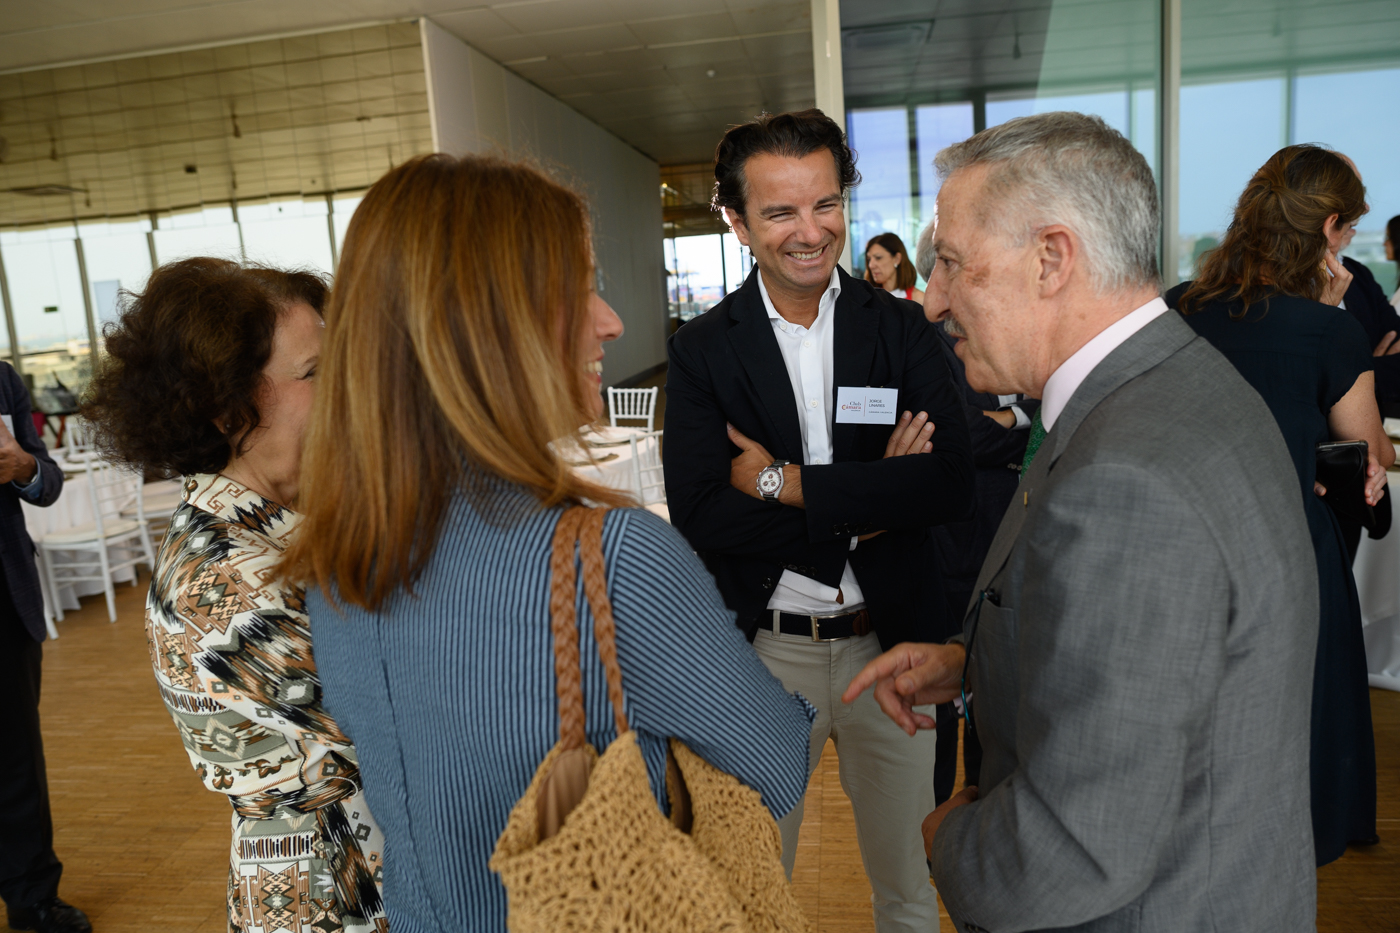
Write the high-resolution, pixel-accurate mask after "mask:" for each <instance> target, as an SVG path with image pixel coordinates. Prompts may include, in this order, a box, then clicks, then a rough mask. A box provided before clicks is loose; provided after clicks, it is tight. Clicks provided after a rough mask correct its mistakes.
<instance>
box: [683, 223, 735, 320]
mask: <svg viewBox="0 0 1400 933" xmlns="http://www.w3.org/2000/svg"><path fill="white" fill-rule="evenodd" d="M664 242H665V255H666V302H667V307H668V312H669V314H670V316H671V318H672V319H673V324H672V326H673V327H674V326H677V325H679V324H683V323H685V322H686V321H688V320H690V319H691V318H693V317H695V316H696V315H697V314H703V313H704V312H706V311H708V310H709V309H710V308H712V307H714V306H715V305H716V304H718V303H719V301H720V299H722V298H723V297H724V296H725V295H727V294H729V293H730V292H732V291H734V290H735V289H736V288H738V287H739V286H741V285H743V284H744V279H746V278H747V277H748V274H749V270H751V269H752V268H753V257H752V256H750V255H749V251H748V250H747V249H745V248H744V247H743V246H741V245H740V243H739V240H738V238H736V237H735V236H734V234H732V233H710V234H703V235H699V236H683V237H668V238H667V239H666V240H665V241H664Z"/></svg>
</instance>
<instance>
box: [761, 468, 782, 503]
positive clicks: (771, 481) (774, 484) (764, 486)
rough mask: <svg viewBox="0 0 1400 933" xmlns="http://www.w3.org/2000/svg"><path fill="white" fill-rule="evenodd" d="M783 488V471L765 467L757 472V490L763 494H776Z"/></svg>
mask: <svg viewBox="0 0 1400 933" xmlns="http://www.w3.org/2000/svg"><path fill="white" fill-rule="evenodd" d="M781 488H783V471H782V470H775V469H773V468H772V467H766V468H765V469H764V470H763V472H761V473H759V474H758V491H759V492H761V493H763V494H764V495H765V496H772V495H776V494H777V492H778V490H779V489H781Z"/></svg>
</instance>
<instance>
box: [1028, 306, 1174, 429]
mask: <svg viewBox="0 0 1400 933" xmlns="http://www.w3.org/2000/svg"><path fill="white" fill-rule="evenodd" d="M1169 310H1171V309H1169V308H1168V307H1167V303H1166V302H1165V301H1163V300H1162V299H1161V298H1153V299H1152V300H1151V301H1149V302H1148V303H1147V304H1145V305H1143V306H1142V307H1141V308H1138V309H1136V310H1134V311H1132V312H1131V313H1129V314H1126V315H1124V316H1123V317H1120V318H1119V319H1118V320H1116V321H1114V322H1113V323H1112V324H1110V325H1108V326H1107V327H1105V328H1104V329H1103V330H1101V331H1099V334H1098V336H1097V337H1095V338H1094V339H1093V340H1090V341H1089V342H1088V343H1086V344H1084V346H1082V347H1080V348H1079V349H1078V350H1077V351H1075V354H1074V355H1073V356H1071V357H1070V358H1069V359H1067V360H1065V361H1064V362H1063V363H1061V364H1060V368H1059V369H1057V370H1055V371H1054V372H1053V373H1051V374H1050V378H1049V379H1047V380H1046V381H1045V392H1044V393H1042V394H1043V395H1044V396H1045V397H1044V398H1043V399H1041V400H1040V423H1041V424H1042V425H1044V426H1045V430H1046V431H1049V430H1050V429H1051V428H1053V427H1054V426H1055V419H1056V418H1059V417H1060V412H1062V411H1064V410H1065V406H1066V405H1068V404H1069V400H1070V398H1071V397H1072V396H1073V395H1074V392H1075V390H1076V389H1078V388H1079V386H1080V385H1081V384H1082V383H1083V382H1084V380H1085V379H1087V378H1089V374H1090V373H1091V372H1093V371H1094V367H1095V366H1098V365H1099V364H1100V363H1102V362H1103V361H1104V357H1106V356H1108V355H1109V354H1110V353H1112V352H1113V351H1114V350H1117V349H1118V348H1119V347H1120V346H1122V345H1123V344H1124V343H1126V342H1127V340H1128V338H1129V337H1131V336H1132V335H1133V334H1136V333H1137V332H1138V331H1140V330H1142V329H1143V328H1144V327H1146V326H1147V325H1148V324H1150V323H1152V322H1153V321H1154V320H1156V319H1157V318H1158V317H1160V316H1161V315H1163V314H1165V313H1166V312H1167V311H1169Z"/></svg>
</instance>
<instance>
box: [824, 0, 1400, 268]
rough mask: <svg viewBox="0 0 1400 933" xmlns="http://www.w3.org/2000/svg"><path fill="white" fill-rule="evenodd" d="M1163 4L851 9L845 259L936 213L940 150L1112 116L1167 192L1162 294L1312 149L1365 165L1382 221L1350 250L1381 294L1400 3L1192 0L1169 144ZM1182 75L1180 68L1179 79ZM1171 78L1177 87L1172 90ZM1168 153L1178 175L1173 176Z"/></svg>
mask: <svg viewBox="0 0 1400 933" xmlns="http://www.w3.org/2000/svg"><path fill="white" fill-rule="evenodd" d="M1164 2H1165V0H1016V2H1000V0H998V2H987V0H942V2H940V3H938V4H937V5H936V7H933V6H927V5H922V6H921V5H918V4H910V3H907V2H904V0H844V2H842V4H841V33H842V68H843V78H844V84H845V100H846V125H847V131H848V133H849V136H850V139H851V143H852V145H853V146H854V148H855V149H856V150H857V152H858V153H859V163H858V164H859V167H860V169H861V172H862V174H863V175H864V183H863V184H862V185H861V186H860V187H859V188H858V189H857V190H856V192H855V193H854V195H853V198H852V210H851V216H850V224H851V259H852V263H853V265H854V266H855V271H856V273H857V274H859V273H861V272H862V271H863V265H864V256H863V255H862V247H863V246H864V244H865V242H866V241H867V240H869V238H870V237H872V236H874V235H875V234H877V233H881V232H884V231H892V232H895V233H897V234H899V236H900V237H901V238H903V239H904V241H905V243H906V245H907V246H909V247H910V248H911V249H912V248H913V246H914V243H913V242H912V241H913V239H914V237H916V236H917V234H918V232H919V231H920V229H921V228H922V227H923V226H924V225H926V224H927V223H928V222H929V221H930V220H931V219H932V217H933V204H934V197H935V196H936V194H937V185H938V180H937V177H936V175H935V174H934V171H933V165H932V163H933V158H934V156H935V155H936V154H937V151H938V150H939V149H941V148H943V147H944V146H946V145H948V144H950V143H953V142H957V141H959V140H961V139H965V138H966V137H968V136H970V135H972V134H973V133H974V132H975V131H977V130H981V129H983V128H985V127H988V126H995V125H997V124H999V123H1002V122H1005V121H1006V120H1010V119H1012V118H1014V117H1019V116H1026V115H1030V114H1035V113H1045V112H1048V111H1054V110H1073V111H1079V112H1082V113H1092V114H1097V115H1098V116H1101V117H1102V118H1103V119H1104V120H1105V121H1106V122H1107V123H1108V124H1109V125H1110V126H1113V127H1114V128H1116V129H1118V130H1119V131H1121V132H1122V133H1123V134H1124V135H1125V136H1127V137H1128V138H1129V139H1130V140H1131V141H1132V143H1133V145H1134V146H1136V147H1137V149H1138V151H1140V152H1141V153H1142V154H1143V155H1144V156H1145V157H1146V158H1147V160H1148V162H1149V164H1150V165H1151V166H1152V169H1153V171H1154V173H1157V174H1158V177H1159V184H1160V185H1162V187H1163V189H1164V190H1166V191H1167V192H1168V196H1169V197H1171V198H1173V199H1174V202H1175V206H1176V212H1175V218H1174V219H1173V217H1172V216H1171V214H1172V212H1165V213H1164V222H1165V223H1167V224H1173V223H1174V226H1171V227H1170V228H1169V229H1164V231H1163V233H1164V241H1163V254H1164V257H1166V258H1167V260H1168V261H1169V262H1171V263H1172V267H1171V268H1164V269H1163V279H1164V280H1165V281H1164V284H1165V285H1167V286H1171V285H1174V284H1175V283H1176V282H1177V281H1179V280H1181V279H1184V278H1189V277H1190V276H1191V275H1192V274H1193V270H1194V269H1195V267H1196V263H1197V262H1198V260H1199V258H1200V256H1201V255H1202V253H1204V252H1205V251H1206V250H1208V249H1210V248H1211V247H1212V246H1214V245H1215V244H1216V243H1218V242H1219V240H1220V237H1221V235H1222V234H1223V232H1224V230H1225V228H1226V226H1227V225H1228V223H1229V221H1230V215H1231V211H1232V210H1233V207H1234V203H1235V201H1236V199H1237V198H1238V197H1239V193H1240V191H1241V190H1242V189H1243V188H1244V185H1245V182H1246V181H1247V180H1248V179H1249V177H1250V175H1251V174H1253V172H1254V171H1255V170H1256V169H1257V168H1258V167H1259V166H1260V165H1261V164H1263V162H1264V161H1265V160H1266V159H1267V158H1268V157H1269V156H1270V155H1271V154H1272V153H1274V152H1275V151H1277V150H1278V149H1279V148H1280V147H1282V146H1285V145H1289V144H1292V143H1303V142H1317V143H1322V144H1324V145H1328V146H1331V147H1333V148H1335V149H1337V150H1339V151H1341V152H1344V153H1346V154H1347V155H1349V156H1350V157H1351V158H1352V159H1354V160H1355V161H1356V164H1357V166H1358V167H1359V169H1360V171H1361V173H1362V176H1363V178H1364V180H1365V182H1366V185H1367V191H1368V200H1369V201H1370V204H1371V212H1370V214H1368V215H1367V216H1366V217H1364V218H1363V219H1362V221H1361V223H1360V224H1359V225H1358V229H1357V234H1356V237H1355V239H1354V240H1353V242H1352V244H1351V246H1350V247H1349V248H1348V250H1347V253H1348V254H1349V255H1351V256H1353V257H1355V258H1357V259H1359V260H1361V261H1362V262H1365V263H1367V264H1368V265H1369V266H1370V268H1371V270H1372V271H1373V272H1374V273H1375V275H1376V278H1377V279H1378V280H1379V281H1380V282H1381V284H1382V286H1383V287H1384V288H1386V289H1387V290H1393V289H1394V288H1395V286H1396V266H1395V263H1394V262H1389V261H1387V260H1386V259H1385V257H1384V252H1383V247H1382V242H1383V238H1384V234H1383V231H1384V228H1385V224H1386V221H1387V220H1388V219H1389V218H1390V217H1393V216H1396V215H1397V214H1400V172H1397V171H1396V170H1395V167H1394V165H1395V153H1396V152H1400V121H1397V120H1395V119H1392V118H1391V117H1390V111H1391V110H1393V109H1394V107H1393V106H1391V103H1392V102H1393V101H1397V100H1400V4H1397V3H1377V2H1374V0H1334V2H1332V3H1328V4H1318V3H1316V2H1313V0H1232V2H1229V3H1220V2H1218V0H1181V28H1180V31H1179V32H1174V33H1173V35H1171V36H1167V37H1165V38H1166V40H1167V42H1166V45H1168V46H1169V47H1171V48H1174V49H1176V50H1177V51H1178V53H1179V55H1180V63H1181V64H1180V68H1181V70H1180V74H1179V88H1180V89H1179V95H1178V97H1177V99H1176V101H1175V102H1174V103H1175V104H1176V105H1177V112H1178V120H1177V122H1176V124H1175V126H1174V128H1173V129H1174V134H1173V133H1168V134H1167V135H1164V134H1163V131H1162V123H1161V116H1162V113H1161V108H1160V107H1159V104H1158V99H1159V93H1160V90H1161V88H1162V87H1163V86H1164V81H1163V61H1162V49H1163V38H1164V37H1163V35H1162V32H1161V24H1162V22H1163V15H1164V6H1163V4H1164ZM1176 77H1178V76H1173V78H1174V79H1175V78H1176ZM1165 86H1168V87H1170V86H1171V85H1170V84H1167V85H1165ZM1162 147H1166V151H1167V152H1168V153H1169V154H1170V155H1171V156H1173V157H1174V159H1175V161H1176V165H1177V171H1176V175H1175V178H1167V179H1163V178H1162V177H1161V174H1160V173H1161V169H1162V153H1161V151H1160V150H1161V149H1162Z"/></svg>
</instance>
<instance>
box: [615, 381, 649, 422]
mask: <svg viewBox="0 0 1400 933" xmlns="http://www.w3.org/2000/svg"><path fill="white" fill-rule="evenodd" d="M655 414H656V386H652V387H651V388H650V389H614V388H613V387H612V386H608V423H609V424H611V425H612V426H613V427H617V422H618V420H619V419H622V420H624V421H645V422H646V426H647V430H648V431H650V430H651V429H652V427H653V426H654V425H653V423H652V422H653V418H654V417H655Z"/></svg>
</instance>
